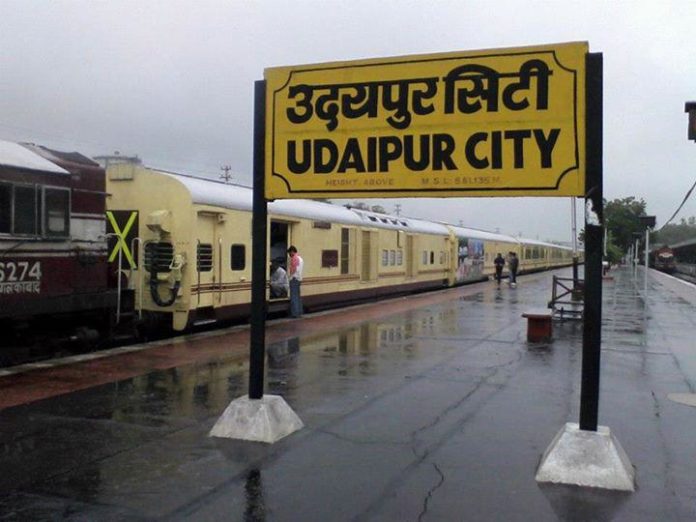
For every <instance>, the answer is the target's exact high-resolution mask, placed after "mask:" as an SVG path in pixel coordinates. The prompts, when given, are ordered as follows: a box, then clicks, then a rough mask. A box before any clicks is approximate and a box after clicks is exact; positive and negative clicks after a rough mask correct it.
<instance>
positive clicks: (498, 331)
mask: <svg viewBox="0 0 696 522" xmlns="http://www.w3.org/2000/svg"><path fill="white" fill-rule="evenodd" d="M550 279H551V276H550V275H548V274H540V275H536V276H527V277H524V278H522V279H521V281H520V285H519V286H518V287H517V288H509V287H507V286H506V285H502V286H501V287H498V285H496V284H495V283H483V284H479V285H474V286H472V287H470V288H467V289H462V290H458V291H455V292H450V293H449V294H442V295H441V296H440V297H439V298H435V297H433V296H422V297H418V298H415V297H414V298H410V299H408V300H398V301H395V302H394V303H391V304H390V303H386V302H385V303H378V304H376V305H374V306H368V307H359V308H356V309H354V310H345V311H341V312H338V314H340V315H341V317H342V320H341V321H340V322H338V323H337V322H335V317H336V316H335V315H325V316H321V317H318V318H317V319H316V323H314V324H315V326H314V327H312V328H310V327H309V326H308V325H310V324H311V323H310V321H304V320H303V321H299V322H292V321H288V322H285V323H282V324H280V325H279V326H278V327H277V328H275V329H274V330H273V331H272V333H269V336H268V339H269V341H268V343H267V353H268V358H267V364H266V391H267V393H272V394H279V395H282V396H283V397H284V398H285V399H286V401H287V402H288V403H289V404H290V405H291V406H292V408H293V409H294V410H295V411H296V412H297V413H298V414H299V415H300V417H301V418H302V420H303V421H304V423H305V424H306V428H305V429H304V430H302V431H300V432H298V433H296V434H294V435H292V436H291V437H288V438H287V439H285V440H283V441H281V442H279V443H277V444H275V445H273V446H266V445H262V444H249V443H240V442H238V441H227V440H219V439H210V438H208V437H207V431H208V430H209V429H210V427H211V426H212V424H213V423H214V422H215V420H216V419H217V416H218V415H219V414H220V413H221V412H222V410H223V409H224V408H225V407H226V406H227V404H228V403H229V402H230V401H231V400H232V399H234V398H236V397H239V396H240V395H243V394H245V393H246V390H247V385H248V381H247V379H248V365H247V361H246V358H245V357H242V356H240V355H239V353H235V352H233V351H230V352H229V353H226V351H225V350H224V349H216V351H213V350H212V349H211V348H210V346H207V347H206V344H205V343H209V344H211V343H218V344H219V343H220V340H219V339H217V338H212V337H209V338H203V339H200V340H199V341H191V344H190V346H187V349H189V350H197V349H200V350H204V351H205V350H211V351H210V353H211V354H214V355H211V356H210V357H208V358H207V359H203V360H198V359H196V358H188V359H187V361H189V362H187V363H186V364H182V365H179V366H175V367H172V368H165V369H162V370H159V371H151V372H148V373H144V374H142V375H134V376H132V377H129V378H126V379H121V380H117V381H115V382H110V383H105V384H101V385H99V386H96V387H93V388H91V389H89V390H83V391H77V392H74V393H70V394H67V395H61V396H56V397H53V398H49V399H45V400H43V401H39V402H35V403H32V404H26V405H23V406H18V407H14V408H9V409H6V410H4V411H1V412H0V469H1V470H2V471H3V473H0V492H1V493H0V520H26V519H51V518H55V517H56V516H61V517H63V518H65V519H68V520H70V519H75V520H91V519H103V518H104V519H124V520H125V519H128V520H151V519H153V518H154V519H159V518H167V519H173V520H223V519H224V520H402V519H406V520H416V519H418V520H428V519H430V520H461V519H465V520H478V519H480V520H514V519H525V520H529V519H538V520H556V519H557V518H558V519H562V520H589V519H592V520H610V519H612V517H614V519H616V520H655V519H664V520H670V519H671V520H680V519H682V518H680V517H682V516H686V515H690V514H692V513H693V506H691V507H690V504H689V502H690V501H691V500H692V499H693V496H692V495H693V491H694V489H695V488H694V487H693V486H695V484H694V479H693V478H692V477H691V476H690V475H689V473H691V474H692V475H693V469H692V465H691V464H689V463H690V462H693V461H694V460H696V447H695V444H694V442H692V441H691V439H690V438H688V436H687V435H685V434H682V430H683V431H684V432H687V433H693V432H694V429H696V420H691V419H688V418H682V417H681V416H679V414H680V412H679V411H678V410H676V408H679V407H680V406H679V405H676V403H672V402H671V401H664V400H663V398H662V396H663V395H664V396H665V397H666V394H667V393H668V392H680V391H688V387H689V386H691V384H690V383H693V382H696V381H694V380H693V379H694V376H696V369H694V372H693V373H689V372H685V371H684V370H683V369H684V368H690V367H689V363H688V362H686V360H688V356H687V355H686V352H685V348H683V347H682V338H683V337H687V338H688V335H684V336H682V334H680V333H679V332H680V331H681V329H682V328H684V327H685V326H687V325H688V324H690V325H691V327H693V322H694V319H693V317H691V318H689V313H690V312H693V305H692V304H690V303H689V302H686V301H685V302H683V303H679V302H677V300H670V299H668V297H664V295H665V294H667V291H666V290H665V289H664V288H662V287H660V286H659V285H658V283H657V282H654V284H653V285H652V291H653V292H655V294H651V295H649V296H647V299H648V300H649V302H650V303H651V306H650V307H649V308H648V310H647V312H646V310H645V307H644V306H643V303H644V302H645V299H646V296H641V295H640V292H641V291H642V286H640V288H639V285H636V284H634V282H633V280H632V279H631V274H630V272H628V271H627V272H625V273H624V272H618V273H617V274H616V276H615V280H614V281H612V282H609V283H605V288H604V297H605V301H604V310H605V314H604V320H603V329H604V341H605V342H604V345H603V351H604V354H605V355H604V359H603V365H604V366H603V368H604V369H603V377H602V379H603V381H602V386H603V388H602V397H601V400H602V402H601V406H600V409H601V410H600V421H601V423H602V424H607V425H610V426H611V428H612V430H613V431H615V433H617V434H618V437H619V439H620V440H621V442H622V444H623V445H624V448H625V449H626V450H627V452H628V453H629V456H630V457H631V458H632V459H633V462H634V465H636V467H637V469H638V477H639V485H640V490H639V492H638V493H636V494H634V495H633V496H631V497H628V498H627V497H625V496H621V497H619V496H616V495H613V494H611V493H607V494H603V493H602V494H591V493H592V492H586V490H578V489H574V488H569V489H568V488H566V489H564V488H557V487H546V486H545V487H543V488H541V487H539V486H537V485H536V483H535V482H534V480H533V476H534V470H535V467H536V464H537V462H538V459H539V456H540V455H541V453H542V452H543V451H544V449H545V448H546V445H547V444H548V443H550V441H551V438H552V437H553V435H554V434H555V433H556V432H557V430H558V429H559V428H560V427H561V426H562V425H563V424H564V423H565V422H567V421H569V420H570V421H575V420H576V419H577V411H578V406H579V376H580V373H579V371H580V370H579V369H580V363H581V347H582V325H581V324H580V323H579V322H576V321H567V322H563V323H556V324H555V325H554V341H553V342H552V343H550V344H547V345H528V344H527V343H526V340H525V339H526V332H525V326H526V325H525V323H524V321H523V320H522V318H521V313H522V312H523V311H525V309H527V308H538V307H540V306H543V305H544V304H545V303H546V301H548V297H549V295H550ZM660 284H661V283H660ZM660 292H662V293H660ZM443 295H444V296H449V297H443ZM660 295H662V296H663V297H660ZM661 300H664V302H662V301H661ZM682 300H683V299H682ZM407 304H410V307H409V306H407ZM658 308H659V309H660V310H663V311H658V310H657V309H658ZM689 309H690V311H689ZM667 311H669V314H668V313H666V312H667ZM332 321H333V322H332ZM689 321H690V322H689ZM665 324H666V325H668V326H667V327H666V328H667V329H666V330H665V329H664V327H663V326H661V325H665ZM337 325H340V326H337ZM661 328H662V329H661ZM684 383H687V385H686V386H685V384H684ZM680 386H681V388H682V389H680V388H679V387H680ZM683 388H687V389H683ZM667 419H669V421H670V424H665V422H666V420H667ZM692 438H693V437H692ZM648 470H651V471H648ZM665 484H669V487H668V489H669V495H668V496H665V495H664V488H665ZM689 488H691V489H689ZM594 493H596V492H594ZM583 517H584V518H583ZM588 517H589V518H588ZM622 517H623V518H622ZM655 517H656V518H655Z"/></svg>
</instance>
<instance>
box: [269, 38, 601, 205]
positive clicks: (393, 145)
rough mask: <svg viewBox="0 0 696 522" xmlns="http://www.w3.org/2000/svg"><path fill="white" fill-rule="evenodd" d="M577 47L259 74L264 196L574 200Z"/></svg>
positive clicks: (580, 146)
mask: <svg viewBox="0 0 696 522" xmlns="http://www.w3.org/2000/svg"><path fill="white" fill-rule="evenodd" d="M587 52H588V46H587V43H584V42H583V43H567V44H559V45H548V46H540V47H524V48H516V49H496V50H488V51H473V52H461V53H446V54H433V55H423V56H407V57H397V58H384V59H374V60H361V61H354V62H340V63H329V64H321V65H302V66H294V67H278V68H271V69H266V71H265V79H266V192H265V197H266V199H282V198H324V197H334V198H336V197H345V198H351V197H381V198H385V197H427V196H430V197H440V196H442V197H446V196H457V197H461V196H489V197H490V196H581V195H583V194H584V192H585V191H584V185H585V164H584V163H585V152H584V151H585V55H586V54H587Z"/></svg>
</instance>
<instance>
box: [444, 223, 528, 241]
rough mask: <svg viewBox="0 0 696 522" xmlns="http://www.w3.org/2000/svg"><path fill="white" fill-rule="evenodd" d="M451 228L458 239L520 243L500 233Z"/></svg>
mask: <svg viewBox="0 0 696 522" xmlns="http://www.w3.org/2000/svg"><path fill="white" fill-rule="evenodd" d="M451 228H452V230H453V231H454V234H455V235H456V236H457V237H467V238H473V239H482V240H486V241H500V242H501V243H519V241H518V240H517V238H515V237H512V236H508V235H506V234H500V233H498V232H489V231H488V230H481V229H478V228H469V227H462V226H454V225H453V226H451Z"/></svg>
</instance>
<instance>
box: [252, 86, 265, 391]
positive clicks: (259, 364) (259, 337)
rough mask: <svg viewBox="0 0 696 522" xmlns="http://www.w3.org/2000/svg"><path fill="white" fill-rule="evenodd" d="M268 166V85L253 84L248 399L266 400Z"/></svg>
mask: <svg viewBox="0 0 696 522" xmlns="http://www.w3.org/2000/svg"><path fill="white" fill-rule="evenodd" d="M265 164H266V82H265V81H263V80H260V81H257V82H255V83H254V200H253V216H252V221H251V229H252V230H251V235H252V250H253V252H252V253H251V332H250V335H251V344H250V348H249V349H250V352H249V398H250V399H261V398H262V397H263V374H264V364H265V361H266V272H267V269H266V257H267V256H266V242H267V239H266V238H267V235H268V234H267V232H268V224H267V218H268V204H267V202H266V196H265V194H264V188H265V184H266V183H265V181H266V180H265Z"/></svg>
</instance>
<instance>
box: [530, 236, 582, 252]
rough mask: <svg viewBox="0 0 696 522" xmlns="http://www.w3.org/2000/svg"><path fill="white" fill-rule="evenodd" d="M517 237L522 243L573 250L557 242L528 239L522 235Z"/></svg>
mask: <svg viewBox="0 0 696 522" xmlns="http://www.w3.org/2000/svg"><path fill="white" fill-rule="evenodd" d="M518 239H519V241H520V243H522V244H523V245H536V246H545V247H553V248H559V249H561V250H573V248H572V247H569V246H565V245H559V244H557V243H549V242H548V241H539V240H538V239H528V238H524V237H520V238H518ZM578 250H579V249H578Z"/></svg>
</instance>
